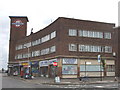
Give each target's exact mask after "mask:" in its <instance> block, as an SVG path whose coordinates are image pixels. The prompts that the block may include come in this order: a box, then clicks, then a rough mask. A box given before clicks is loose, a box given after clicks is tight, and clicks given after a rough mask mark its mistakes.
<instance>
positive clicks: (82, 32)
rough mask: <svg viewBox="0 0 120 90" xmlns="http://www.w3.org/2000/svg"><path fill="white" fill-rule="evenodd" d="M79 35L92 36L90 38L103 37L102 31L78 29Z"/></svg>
mask: <svg viewBox="0 0 120 90" xmlns="http://www.w3.org/2000/svg"><path fill="white" fill-rule="evenodd" d="M79 36H82V37H92V38H103V32H96V31H88V30H79Z"/></svg>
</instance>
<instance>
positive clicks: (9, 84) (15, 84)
mask: <svg viewBox="0 0 120 90" xmlns="http://www.w3.org/2000/svg"><path fill="white" fill-rule="evenodd" d="M118 86H120V84H118V83H117V82H116V83H104V84H102V83H101V84H95V83H94V84H88V85H86V84H85V83H84V84H82V85H69V84H68V85H50V84H40V83H39V84H37V83H33V82H32V80H29V82H28V81H26V80H21V79H15V78H14V77H10V76H7V75H5V74H4V75H3V77H2V88H59V89H60V88H61V89H62V88H64V89H65V88H69V89H70V88H71V90H80V89H81V88H91V89H90V90H97V89H98V90H101V88H106V89H105V90H118V89H117V88H118ZM84 90H85V89H84ZM86 90H89V89H86Z"/></svg>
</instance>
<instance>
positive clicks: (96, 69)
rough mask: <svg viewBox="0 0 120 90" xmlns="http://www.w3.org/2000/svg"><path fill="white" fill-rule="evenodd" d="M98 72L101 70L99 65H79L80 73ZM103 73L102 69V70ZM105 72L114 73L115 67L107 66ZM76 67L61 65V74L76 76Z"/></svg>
mask: <svg viewBox="0 0 120 90" xmlns="http://www.w3.org/2000/svg"><path fill="white" fill-rule="evenodd" d="M85 71H90V72H92V71H93V72H100V71H101V68H100V65H86V66H85V65H80V72H85ZM102 71H103V68H102ZM106 71H107V72H115V65H107V66H106ZM77 72H78V71H77V65H63V66H62V74H77Z"/></svg>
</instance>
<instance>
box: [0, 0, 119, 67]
mask: <svg viewBox="0 0 120 90" xmlns="http://www.w3.org/2000/svg"><path fill="white" fill-rule="evenodd" d="M119 1H120V0H1V1H0V69H1V68H2V67H3V68H5V69H7V63H8V55H9V53H8V52H9V36H10V19H9V16H27V17H28V19H29V22H28V28H27V30H28V32H27V35H29V34H30V31H31V28H33V32H37V31H39V30H40V29H42V28H44V27H46V26H47V25H49V24H50V23H52V22H53V21H54V20H56V19H57V18H58V17H68V18H75V19H82V20H91V21H100V22H108V23H115V24H116V26H118V2H119Z"/></svg>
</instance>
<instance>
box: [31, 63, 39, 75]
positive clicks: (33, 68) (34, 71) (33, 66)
mask: <svg viewBox="0 0 120 90" xmlns="http://www.w3.org/2000/svg"><path fill="white" fill-rule="evenodd" d="M31 71H32V72H31V73H32V76H34V77H36V76H38V74H39V61H32V62H31Z"/></svg>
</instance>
